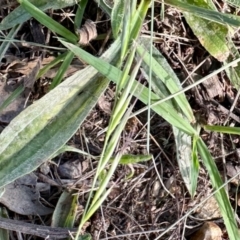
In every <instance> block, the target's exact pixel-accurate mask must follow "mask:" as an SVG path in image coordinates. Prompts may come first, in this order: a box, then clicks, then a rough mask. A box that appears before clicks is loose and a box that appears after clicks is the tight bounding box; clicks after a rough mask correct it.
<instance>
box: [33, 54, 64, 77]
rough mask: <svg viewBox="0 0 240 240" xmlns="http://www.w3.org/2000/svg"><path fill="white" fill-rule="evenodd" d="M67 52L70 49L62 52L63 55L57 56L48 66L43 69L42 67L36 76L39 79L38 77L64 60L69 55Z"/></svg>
mask: <svg viewBox="0 0 240 240" xmlns="http://www.w3.org/2000/svg"><path fill="white" fill-rule="evenodd" d="M67 54H68V51H67V52H65V53H62V54H61V55H59V56H57V57H56V58H55V59H54V60H53V61H51V62H50V63H48V64H47V65H46V66H44V67H43V68H42V69H40V71H39V72H38V74H37V77H36V78H37V79H38V78H40V77H42V76H43V75H44V74H45V73H47V72H48V70H50V69H51V68H53V67H54V66H55V65H57V64H58V63H60V62H62V61H63V60H64V59H65V57H66V56H67Z"/></svg>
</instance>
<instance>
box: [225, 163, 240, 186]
mask: <svg viewBox="0 0 240 240" xmlns="http://www.w3.org/2000/svg"><path fill="white" fill-rule="evenodd" d="M226 169H227V175H228V176H229V177H230V178H232V177H234V176H235V175H236V174H237V173H239V172H240V166H233V165H232V164H231V163H227V164H226ZM231 183H232V184H234V185H236V186H238V185H239V176H237V177H236V178H235V179H233V180H232V181H231Z"/></svg>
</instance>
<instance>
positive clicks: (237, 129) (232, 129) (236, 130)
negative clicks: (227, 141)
mask: <svg viewBox="0 0 240 240" xmlns="http://www.w3.org/2000/svg"><path fill="white" fill-rule="evenodd" d="M203 127H204V129H205V130H207V131H213V132H220V133H228V134H236V135H240V127H225V126H211V125H205V126H203Z"/></svg>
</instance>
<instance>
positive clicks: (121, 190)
mask: <svg viewBox="0 0 240 240" xmlns="http://www.w3.org/2000/svg"><path fill="white" fill-rule="evenodd" d="M91 4H93V3H91ZM93 6H95V7H96V5H93ZM7 7H11V9H12V7H15V5H14V4H10V5H7ZM16 10H17V11H19V10H18V9H16ZM90 10H91V6H89V9H88V11H89V15H90V16H91V15H92V14H93V13H92V12H91V11H90ZM17 11H16V12H15V13H13V14H19V13H17ZM17 16H20V15H17ZM25 18H26V16H25ZM92 19H94V16H93V18H92ZM20 20H21V19H20ZM4 21H5V23H6V22H7V19H5V20H4ZM4 21H3V23H2V24H5V23H4ZM18 21H19V19H18ZM21 21H23V20H21ZM24 21H25V20H24ZM11 24H13V23H12V22H11ZM64 24H69V23H68V22H67V21H65V22H64ZM180 25H181V27H179V26H180ZM0 27H2V28H4V29H6V28H8V27H10V25H9V26H8V25H6V26H4V25H0ZM97 27H98V29H100V31H102V32H106V27H107V28H109V27H110V26H109V25H108V24H107V23H102V24H97ZM145 27H146V29H147V28H148V25H147V23H146V26H145ZM82 30H83V29H82ZM155 31H156V33H157V32H158V33H162V32H164V33H165V34H168V35H176V36H177V39H176V38H173V37H169V36H167V37H166V36H162V37H161V41H159V42H157V43H156V47H157V48H158V49H159V50H160V51H161V52H162V53H163V55H164V57H165V58H166V59H167V60H168V63H169V64H170V65H171V67H172V68H173V69H174V70H175V72H176V73H177V74H178V76H179V78H180V79H182V80H185V79H186V78H188V79H191V78H192V80H193V81H194V80H195V79H194V77H189V73H190V72H191V71H192V70H194V69H195V68H196V66H197V65H198V64H200V63H201V62H202V61H204V60H206V59H210V61H209V62H210V63H208V65H209V66H208V67H206V66H204V65H203V66H202V67H201V68H200V69H199V70H198V71H197V72H196V73H195V74H196V75H195V76H196V78H199V77H202V76H205V75H206V74H208V73H209V72H210V71H213V70H214V69H215V68H216V67H217V64H218V61H216V60H215V59H212V58H211V57H209V56H208V53H207V52H206V51H205V50H204V49H203V47H202V46H201V44H199V42H197V40H196V38H195V37H194V35H193V34H192V32H191V30H190V29H189V27H188V25H186V24H185V23H182V19H181V18H180V17H179V12H178V11H177V10H176V9H173V8H167V9H166V15H165V18H164V21H163V22H161V21H160V20H158V19H155ZM145 32H147V30H145ZM87 35H88V33H86V36H87ZM92 35H93V37H86V41H85V42H86V44H87V43H89V41H90V40H92V41H91V46H88V47H89V51H93V49H91V48H96V49H98V48H99V45H98V43H97V41H96V42H95V41H94V40H93V39H94V38H95V37H96V33H95V30H94V29H93V34H92ZM181 37H182V38H184V39H183V40H182V39H181ZM178 38H179V39H178ZM53 44H54V42H53ZM193 46H194V47H193ZM21 48H22V47H21ZM28 50H29V49H28ZM94 50H95V49H94ZM21 51H22V52H24V53H25V52H26V49H21ZM32 51H36V50H32ZM95 51H96V50H95ZM96 52H97V51H96ZM48 54H51V53H48ZM49 57H50V58H51V59H52V57H53V56H49ZM223 58H224V59H225V58H226V56H225V55H224V56H223ZM5 59H6V65H4V64H2V63H1V66H0V70H1V71H0V72H1V74H2V77H3V81H1V83H2V84H1V88H0V90H1V94H0V96H1V97H0V99H1V98H3V100H1V103H2V102H3V101H4V100H5V99H6V98H7V97H8V96H9V95H10V94H11V92H13V91H14V89H16V87H17V86H19V85H22V86H23V87H24V88H25V89H26V88H28V89H29V91H28V94H30V95H27V96H26V95H24V93H23V94H22V95H21V96H19V97H18V98H17V99H16V100H15V101H14V102H13V103H12V105H9V108H6V109H5V110H6V112H4V111H3V112H2V113H1V115H0V121H1V123H2V124H8V123H9V122H10V121H11V120H12V119H13V118H14V117H15V116H16V115H17V114H19V113H20V112H21V111H22V110H23V109H24V108H25V107H27V106H28V105H29V104H31V103H32V102H34V101H35V100H37V99H38V98H39V97H40V96H42V95H43V94H45V93H46V92H47V88H48V85H49V80H50V79H52V78H53V77H54V76H55V74H56V71H57V69H58V66H57V67H55V68H52V69H51V71H48V72H46V73H45V74H44V75H43V76H42V77H41V79H38V80H37V79H36V76H37V74H38V71H39V69H40V68H41V67H42V66H44V65H45V62H47V61H48V57H44V58H43V59H41V60H40V58H39V57H37V58H35V59H31V58H30V56H29V55H28V56H27V57H26V56H25V57H24V58H22V57H19V56H15V55H14V54H13V55H9V56H7V55H6V56H5ZM220 60H222V57H221V59H220ZM206 61H208V60H206ZM182 64H183V65H184V67H183V66H182ZM206 65H207V64H206ZM83 67H84V65H83V64H82V63H81V62H80V61H79V60H75V62H73V63H72V64H71V66H70V68H69V70H68V72H67V73H66V75H65V76H64V77H67V76H70V75H71V74H73V72H74V71H76V70H79V68H83ZM183 69H184V70H183ZM186 70H187V71H186ZM13 83H14V84H13ZM114 90H115V86H114V85H110V87H109V89H108V90H107V92H114ZM107 92H106V93H105V95H102V97H101V98H100V100H99V102H98V105H97V106H96V107H95V108H94V109H93V110H92V112H91V114H90V115H89V116H88V118H87V119H86V121H85V122H84V124H83V125H82V126H81V127H80V128H79V131H78V132H77V133H76V134H75V135H74V137H73V138H72V139H71V140H70V141H69V143H68V144H69V145H70V146H71V145H72V146H76V147H78V148H79V149H84V150H86V152H89V153H90V154H89V155H94V156H97V155H99V154H100V153H101V149H102V147H103V140H104V136H105V131H104V129H106V127H107V126H108V121H109V116H110V113H111V101H112V99H111V97H110V98H109V95H108V93H107ZM196 92H198V93H199V94H196ZM29 96H30V97H29ZM106 96H107V97H106ZM187 96H188V99H189V101H190V103H191V106H192V107H193V109H194V110H195V112H196V113H197V114H199V115H200V120H202V121H206V122H208V123H211V124H214V123H218V124H219V123H222V122H224V120H225V119H226V117H227V115H228V114H229V106H230V104H231V102H230V100H229V99H230V97H229V96H235V90H234V89H232V88H231V85H230V83H229V81H228V79H227V77H226V76H225V75H224V76H222V75H221V76H220V75H218V76H216V77H215V78H214V79H210V80H209V81H207V82H205V83H203V84H202V85H201V86H199V87H197V89H195V90H193V91H192V93H191V94H188V95H187ZM106 99H107V100H106ZM231 99H232V97H231ZM213 100H214V101H215V102H217V105H216V104H215V102H214V101H213ZM10 107H11V108H10ZM141 107H142V105H141V103H139V102H137V104H136V108H141ZM236 108H237V106H236ZM4 114H5V115H4ZM230 117H231V121H232V122H234V121H235V122H234V123H235V124H236V123H239V117H238V112H237V111H236V110H235V111H234V112H232V113H231V114H230ZM232 119H233V120H234V121H233V120H232ZM145 123H146V115H145V114H142V115H140V116H139V117H138V119H137V120H136V119H135V120H133V121H129V124H128V125H127V127H126V129H125V131H124V133H123V135H122V139H120V141H119V149H121V147H122V146H123V145H124V146H125V153H126V154H128V153H129V154H146V146H145V140H146V129H145ZM151 125H152V126H151V138H152V139H151V153H153V154H154V156H155V163H152V162H151V163H150V162H147V163H141V164H133V168H134V170H135V171H134V176H133V177H132V178H131V179H128V178H127V176H128V175H129V174H130V173H131V169H130V168H129V167H128V166H124V165H120V166H119V167H118V170H117V171H116V173H115V174H114V176H113V178H112V179H111V182H110V185H114V186H115V187H114V188H113V189H112V191H111V193H110V195H109V198H108V199H107V201H106V203H105V204H104V205H103V209H102V212H100V211H98V212H97V213H96V214H95V215H94V217H93V218H92V219H91V223H88V224H89V225H87V226H86V227H85V229H84V231H85V232H90V233H91V235H92V238H93V239H101V238H104V237H105V234H106V233H107V235H108V236H110V237H113V238H114V237H115V239H117V238H118V235H119V234H124V233H128V234H132V235H130V236H131V237H130V238H131V239H137V238H138V237H139V236H140V237H141V239H154V238H155V237H157V236H158V230H159V229H162V228H167V227H169V226H171V224H173V223H174V222H175V221H176V219H178V218H180V217H181V216H182V215H183V214H184V213H186V212H187V210H188V209H189V208H191V207H193V206H195V205H196V204H198V203H199V202H201V199H205V198H206V197H207V196H208V195H209V194H210V192H209V188H208V187H206V186H208V185H209V183H208V178H207V175H206V173H205V172H204V171H202V170H201V172H200V178H201V180H200V181H199V183H198V184H199V186H198V188H197V195H196V198H195V200H192V199H191V198H190V197H189V196H188V195H187V194H186V189H185V187H184V183H183V181H182V177H181V176H180V173H179V169H178V167H177V165H176V162H175V161H173V159H175V155H176V152H175V148H174V139H173V133H172V130H171V127H170V126H169V124H168V123H166V122H164V121H163V120H162V119H160V118H159V117H157V116H156V115H154V114H153V115H152V119H151ZM202 135H203V138H204V139H205V140H206V142H209V143H210V142H211V137H212V136H211V134H209V133H206V132H205V133H203V134H202ZM213 137H214V136H213ZM224 142H225V145H226V146H228V147H227V149H226V150H227V151H231V149H230V147H229V146H230V145H231V143H232V142H234V143H235V144H236V145H237V146H238V144H239V141H238V140H237V139H232V140H230V139H229V138H224ZM219 145H220V144H219V140H218V138H217V139H216V138H215V139H214V141H213V144H212V145H211V144H209V146H211V147H212V152H211V153H212V154H213V155H214V156H215V157H216V161H217V160H218V159H219V156H221V155H222V154H221V149H220V148H219ZM162 148H163V149H162ZM230 157H231V156H230ZM227 159H229V161H231V162H232V161H233V160H232V159H231V158H229V156H227ZM234 159H237V156H235V155H234ZM218 163H219V162H218ZM155 164H156V165H155ZM219 165H220V169H221V164H219ZM95 167H96V161H94V160H93V159H91V157H83V156H81V155H78V154H76V153H72V152H67V153H64V154H61V155H60V156H58V157H56V158H55V159H53V160H52V163H50V164H49V169H48V170H47V171H45V172H44V171H42V172H41V173H39V172H36V175H34V176H33V175H32V174H31V176H30V175H29V176H25V177H23V178H22V179H21V178H20V179H18V180H16V182H14V183H11V184H9V185H8V186H7V187H6V189H5V192H4V194H3V196H2V197H1V198H0V202H1V203H2V204H4V205H5V206H6V207H7V208H8V209H9V210H11V211H12V212H14V213H15V214H19V216H20V215H21V217H22V219H23V221H22V222H24V220H27V219H28V217H27V216H26V217H25V218H24V217H23V216H22V215H40V216H41V215H48V216H49V218H48V220H49V219H51V217H50V216H51V214H50V213H52V211H53V209H52V208H50V207H49V206H56V203H57V201H58V199H59V197H60V193H61V192H62V188H66V189H67V190H68V191H70V192H71V191H76V192H77V191H78V193H79V194H80V198H79V199H81V203H80V204H79V206H78V211H77V215H76V219H75V224H76V226H77V222H78V221H79V218H80V215H81V214H82V211H83V208H84V204H85V201H86V200H85V198H86V196H87V193H88V191H89V190H90V186H91V180H92V177H93V175H94V173H95ZM229 169H230V168H229V167H228V168H227V170H228V172H227V173H228V176H229V177H231V176H232V175H233V174H234V173H235V172H234V171H238V167H235V168H234V170H229ZM156 170H158V171H159V173H160V177H161V178H162V179H163V182H162V181H160V179H159V174H158V172H157V171H156ZM40 176H41V177H40ZM44 177H45V178H44ZM203 179H205V180H203ZM51 181H52V182H51ZM44 184H45V185H44ZM162 184H164V186H166V188H167V189H168V190H169V191H170V192H171V193H172V194H173V195H174V196H175V198H172V197H171V196H170V195H168V194H167V193H166V191H165V190H164V189H163V188H162ZM230 184H232V183H230ZM40 186H42V187H40ZM43 186H44V188H43ZM39 189H42V190H44V191H40V190H39ZM201 193H204V194H203V195H202V198H200V197H199V196H201ZM234 194H235V189H234V187H233V186H232V187H231V188H230V195H231V196H234ZM40 196H41V198H40ZM43 197H44V198H45V200H44V203H42V202H41V200H42V199H43ZM213 199H214V198H210V199H209V201H208V202H207V203H206V204H205V206H204V207H205V209H204V210H199V209H198V211H197V212H198V213H199V212H201V211H204V212H207V213H210V215H209V216H207V217H206V216H204V215H203V214H202V215H197V212H195V214H194V216H195V217H196V218H197V217H198V218H201V221H199V220H197V219H196V218H195V219H194V218H189V219H188V225H189V226H191V229H192V228H193V229H194V226H197V225H199V223H200V225H201V224H202V223H204V222H205V223H204V224H202V227H201V228H200V229H199V230H197V227H196V228H195V230H197V231H196V233H194V235H192V236H191V235H187V234H186V238H187V239H189V236H190V239H197V240H202V239H205V240H206V239H208V238H209V239H211V238H212V239H214V240H220V239H221V235H222V233H223V232H222V231H221V230H219V227H218V226H217V225H216V223H214V222H207V220H212V219H215V218H217V219H218V220H219V218H220V216H219V215H214V214H213V213H212V211H213V212H216V211H217V207H216V203H215V202H214V200H213ZM69 204H70V203H69ZM61 208H63V207H61ZM56 210H58V209H56ZM39 219H40V218H39ZM39 219H38V220H39ZM193 219H194V220H193ZM0 222H1V220H0ZM36 222H38V221H36ZM217 224H219V223H218V222H217ZM221 224H222V223H221V222H220V225H221ZM35 227H36V226H35ZM183 227H184V226H183V224H182V225H181V226H179V228H175V229H174V230H173V231H172V232H171V231H170V232H169V234H168V235H167V236H166V238H165V239H168V238H169V239H179V237H180V236H181V234H182V229H183ZM32 228H34V227H33V226H32ZM11 230H14V229H11ZM143 231H151V233H150V234H148V235H147V236H146V235H144V234H143V233H141V232H143ZM138 232H139V234H138ZM212 232H216V235H214V234H215V233H212ZM25 233H26V234H33V233H31V232H25ZM33 235H34V234H33ZM67 236H68V235H67ZM199 236H200V237H199ZM224 239H227V238H224Z"/></svg>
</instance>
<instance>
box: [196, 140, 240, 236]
mask: <svg viewBox="0 0 240 240" xmlns="http://www.w3.org/2000/svg"><path fill="white" fill-rule="evenodd" d="M196 144H197V149H198V152H199V154H200V156H201V159H202V161H203V163H204V166H205V167H206V169H207V171H208V174H209V177H210V179H211V183H212V187H213V189H214V190H216V189H219V188H220V189H219V190H218V191H217V192H216V193H215V198H216V200H217V202H218V206H219V208H220V211H221V214H222V216H223V220H224V223H225V226H226V228H227V232H228V235H229V238H230V239H231V240H239V239H240V234H239V232H238V227H237V223H236V219H235V216H234V213H233V209H232V206H231V204H230V201H229V199H228V196H227V194H226V191H225V189H224V188H223V187H222V186H223V181H222V178H221V176H220V173H219V171H218V169H217V166H216V164H215V161H214V159H213V158H212V156H211V154H210V153H209V151H208V149H207V147H206V145H205V144H204V142H203V140H202V139H201V138H199V139H198V140H197V143H196Z"/></svg>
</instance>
